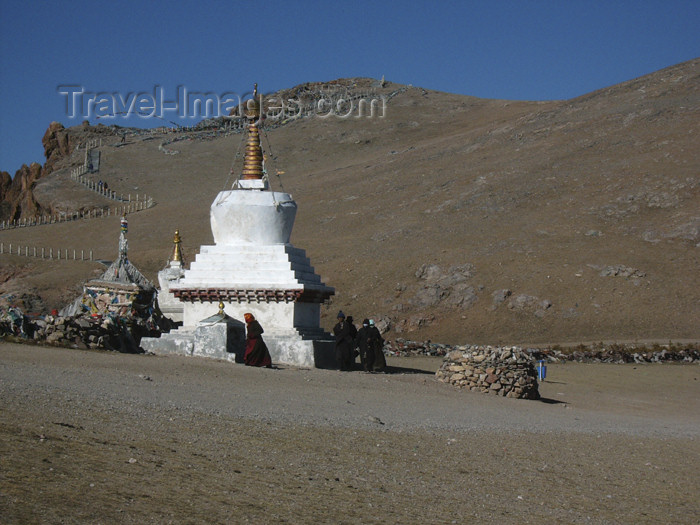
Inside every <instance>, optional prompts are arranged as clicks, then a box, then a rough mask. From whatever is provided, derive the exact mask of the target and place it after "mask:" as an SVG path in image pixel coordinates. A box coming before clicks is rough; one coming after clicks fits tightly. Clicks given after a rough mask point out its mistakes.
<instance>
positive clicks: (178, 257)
mask: <svg viewBox="0 0 700 525" xmlns="http://www.w3.org/2000/svg"><path fill="white" fill-rule="evenodd" d="M181 243H182V239H181V238H180V230H175V238H174V239H173V244H174V245H175V247H174V248H173V256H172V257H171V258H170V261H171V262H179V263H182V250H181V249H180V244H181Z"/></svg>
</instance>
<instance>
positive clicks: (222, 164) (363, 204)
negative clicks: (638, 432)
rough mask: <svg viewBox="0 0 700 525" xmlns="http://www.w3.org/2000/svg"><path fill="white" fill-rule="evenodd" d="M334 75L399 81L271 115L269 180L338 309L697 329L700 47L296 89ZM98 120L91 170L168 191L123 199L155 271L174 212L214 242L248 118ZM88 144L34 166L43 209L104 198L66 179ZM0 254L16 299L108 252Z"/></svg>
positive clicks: (478, 329) (435, 321)
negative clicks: (495, 77)
mask: <svg viewBox="0 0 700 525" xmlns="http://www.w3.org/2000/svg"><path fill="white" fill-rule="evenodd" d="M339 88H342V89H344V90H345V91H346V92H348V93H352V92H353V90H362V89H365V90H367V89H370V88H371V89H372V93H374V94H375V95H377V96H382V95H383V96H385V97H386V98H388V97H389V96H391V99H390V100H389V102H388V103H387V106H386V112H385V114H384V116H383V118H380V116H379V115H375V116H374V117H373V118H368V117H362V118H357V117H356V116H354V115H352V116H350V117H348V118H339V117H337V116H330V117H327V118H320V117H318V116H315V117H313V116H312V117H307V118H302V119H298V120H295V121H291V122H289V123H286V124H285V125H282V126H279V127H271V128H270V129H269V130H268V131H267V138H268V139H269V145H270V146H271V148H272V155H270V156H269V160H268V170H269V171H270V173H271V182H272V186H273V188H275V189H279V188H280V181H281V184H282V185H283V188H284V190H285V191H288V192H290V193H292V195H293V196H294V198H295V200H296V201H297V203H298V205H299V212H298V214H297V222H296V226H295V229H294V232H293V234H292V242H293V243H294V245H295V246H298V247H300V248H304V249H306V251H307V254H308V255H309V257H310V258H311V261H312V263H313V264H314V266H315V267H316V269H317V271H318V272H319V273H320V275H321V276H322V278H323V279H324V280H325V282H326V283H327V284H329V285H331V286H334V287H335V288H336V296H335V298H334V299H333V304H331V305H329V306H328V307H327V308H326V309H324V313H323V316H324V317H323V319H322V324H324V325H325V326H326V327H330V326H331V325H332V323H333V320H334V319H333V318H334V317H335V313H336V312H337V310H338V309H339V308H340V309H343V310H344V311H346V312H348V313H350V314H351V315H354V316H355V318H356V320H361V319H362V318H363V317H369V316H374V317H375V319H382V320H384V321H386V322H387V323H389V324H390V325H391V327H392V332H391V333H390V334H389V337H393V336H396V335H399V336H403V337H407V338H411V339H428V338H430V339H433V340H436V341H443V342H458V341H459V342H464V341H469V342H475V343H477V342H478V343H483V342H487V343H498V342H503V343H525V342H544V341H556V342H567V341H571V342H577V341H590V340H603V339H605V340H610V339H613V340H623V339H633V340H634V339H640V340H641V339H681V338H700V324H699V323H698V319H700V279H699V278H698V276H699V275H700V273H699V271H700V252H699V251H698V250H699V249H700V174H699V173H698V168H699V166H700V158H699V156H700V154H699V151H700V141H699V140H698V122H700V59H695V60H693V61H690V62H686V63H683V64H679V65H676V66H673V67H670V68H667V69H664V70H661V71H658V72H656V73H654V74H651V75H648V76H644V77H641V78H639V79H635V80H631V81H628V82H625V83H622V84H619V85H616V86H612V87H610V88H606V89H602V90H599V91H596V92H593V93H590V94H588V95H585V96H582V97H579V98H576V99H572V100H566V101H551V102H523V101H518V102H514V101H505V100H486V99H478V98H474V97H468V96H461V95H453V94H447V93H441V92H436V91H429V90H424V89H421V88H413V87H409V86H398V85H395V84H391V83H387V84H386V85H384V86H379V84H378V83H376V82H372V81H370V80H368V79H350V80H341V81H336V82H335V83H333V84H331V85H328V84H326V85H321V84H309V85H305V86H297V87H296V88H293V89H291V90H288V91H287V92H285V95H286V96H288V97H293V96H299V95H302V94H306V95H309V96H311V95H313V94H314V90H317V92H319V93H320V92H321V91H323V90H331V89H339ZM71 129H74V128H71ZM92 129H93V131H94V132H95V133H99V134H101V136H102V137H103V145H102V147H101V148H99V149H100V152H101V164H100V170H99V172H98V173H96V174H94V175H92V176H91V177H92V178H94V179H95V180H98V179H99V180H103V181H107V182H108V184H109V187H110V188H112V189H114V190H116V191H117V192H119V193H124V194H129V193H131V194H132V195H135V194H136V193H139V194H141V195H143V194H147V195H149V196H151V197H152V198H153V199H154V200H155V201H156V203H157V204H156V206H154V207H152V208H150V209H148V210H145V211H141V212H138V213H134V214H131V215H130V217H129V221H130V223H129V246H130V251H129V254H130V258H131V260H132V262H134V264H136V266H137V267H139V269H141V270H142V271H143V272H144V273H145V274H146V275H148V276H149V277H150V278H152V279H153V280H154V281H155V279H156V272H157V271H158V270H159V269H160V268H162V267H163V266H164V264H165V262H166V260H167V257H168V255H169V253H170V248H171V246H172V245H171V242H172V237H173V232H174V230H175V229H179V230H180V232H181V235H182V237H183V241H184V248H185V252H186V256H187V257H189V259H190V260H192V259H193V258H194V255H195V252H196V250H197V248H198V247H199V246H200V245H201V244H209V243H211V242H212V238H211V232H210V229H209V218H208V214H209V206H210V204H211V202H212V200H213V199H214V197H215V196H216V194H217V192H219V191H220V190H222V189H227V188H229V187H230V185H231V183H232V182H233V178H232V177H231V175H230V173H229V172H230V169H231V167H232V165H233V167H234V172H237V171H236V170H238V172H239V171H240V167H238V168H236V162H238V161H239V160H237V159H236V152H237V151H239V144H240V142H241V135H240V134H238V133H232V134H228V135H227V134H224V133H218V134H217V133H213V132H210V131H188V132H186V131H181V132H178V133H169V134H167V135H166V134H159V133H155V132H154V133H150V134H144V133H143V132H138V133H137V132H136V131H135V130H132V131H130V132H129V133H128V134H127V138H126V140H125V142H124V143H123V144H122V143H121V140H120V133H122V132H123V130H112V129H111V128H104V127H101V128H92ZM110 130H111V131H110ZM69 131H70V130H69ZM77 131H80V132H81V133H84V132H85V129H83V128H80V130H78V129H76V132H77ZM176 138H182V139H185V140H179V141H176V142H171V141H172V140H173V139H176ZM267 142H268V141H265V140H264V141H263V145H264V146H265V145H267ZM163 144H165V145H164V146H163ZM159 146H160V147H159ZM164 150H165V151H164ZM167 151H170V152H174V151H177V153H176V154H166V152H167ZM78 157H79V155H78ZM80 161H81V160H80V159H79V158H76V156H75V155H74V156H73V157H70V156H67V157H65V158H64V159H63V160H62V161H60V162H58V163H56V164H55V168H54V169H55V171H54V172H53V173H52V174H50V175H49V176H46V177H43V178H41V179H39V180H38V181H36V182H35V184H34V197H35V199H36V200H37V202H38V203H39V205H40V207H41V209H52V210H57V209H66V210H72V209H77V208H81V209H89V208H91V207H93V206H107V205H108V204H109V201H107V200H106V199H103V198H102V197H99V196H97V195H95V194H94V193H93V192H89V191H87V190H85V189H84V188H83V187H81V186H78V185H76V184H75V183H74V182H73V181H72V180H71V179H70V173H69V172H70V168H71V166H73V167H74V166H75V165H77V163H79V162H80ZM71 163H72V164H71ZM276 170H280V171H284V174H282V175H281V177H280V179H278V178H277V177H276V176H275V175H274V174H275V171H276ZM112 204H113V203H112ZM118 232H119V223H118V218H117V217H114V216H111V217H105V218H99V219H84V220H81V221H74V222H68V223H61V224H51V225H42V226H36V227H27V228H17V229H10V230H4V231H0V241H1V242H3V243H4V244H5V246H7V244H8V243H13V244H14V245H15V246H17V245H25V244H26V245H29V246H46V247H48V246H53V247H54V249H57V248H58V246H59V245H60V246H65V247H67V248H69V249H71V250H72V249H76V250H78V251H79V250H87V249H93V250H94V253H95V255H96V257H98V258H104V259H111V258H113V257H114V256H115V255H116V246H117V238H118ZM0 263H1V264H2V269H3V271H2V272H0V273H1V274H2V275H3V276H7V277H3V278H2V279H0V281H2V280H3V279H6V280H5V283H4V284H0V292H1V293H4V294H5V297H6V300H7V294H8V293H10V294H12V295H13V297H15V299H17V298H19V297H21V295H22V294H24V295H25V297H28V296H30V295H32V294H33V295H36V296H39V297H40V298H42V300H43V302H41V301H39V300H38V299H36V298H35V300H34V303H33V305H34V306H35V307H36V306H37V305H40V306H42V307H43V308H48V309H50V308H53V307H55V306H61V305H62V304H63V303H64V302H67V301H68V300H69V299H70V298H72V296H73V295H75V294H76V293H77V292H78V291H79V288H80V284H81V283H82V281H84V280H85V279H87V278H89V277H91V276H92V274H93V272H96V271H98V270H99V265H97V264H95V263H78V262H73V261H65V260H61V261H56V260H54V261H51V262H48V261H41V260H40V259H34V258H25V257H19V256H17V255H12V256H10V255H7V253H5V254H4V255H0Z"/></svg>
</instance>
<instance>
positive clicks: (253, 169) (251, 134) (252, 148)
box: [241, 84, 263, 180]
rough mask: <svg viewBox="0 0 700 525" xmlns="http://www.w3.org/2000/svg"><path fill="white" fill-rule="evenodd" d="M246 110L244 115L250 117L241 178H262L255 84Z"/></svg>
mask: <svg viewBox="0 0 700 525" xmlns="http://www.w3.org/2000/svg"><path fill="white" fill-rule="evenodd" d="M247 106H248V111H247V113H246V116H247V117H248V119H250V123H249V124H248V140H247V141H246V145H245V155H244V157H243V172H242V174H241V179H243V180H251V179H262V178H263V167H262V165H263V154H262V148H261V147H260V133H259V131H258V119H259V118H260V103H259V102H258V85H257V84H255V89H254V90H253V98H252V99H251V100H249V101H248V103H247Z"/></svg>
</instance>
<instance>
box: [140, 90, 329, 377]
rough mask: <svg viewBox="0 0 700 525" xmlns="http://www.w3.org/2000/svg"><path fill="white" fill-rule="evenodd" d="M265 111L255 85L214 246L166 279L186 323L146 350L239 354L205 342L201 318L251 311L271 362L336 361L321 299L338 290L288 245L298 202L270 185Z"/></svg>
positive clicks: (217, 208)
mask: <svg viewBox="0 0 700 525" xmlns="http://www.w3.org/2000/svg"><path fill="white" fill-rule="evenodd" d="M260 114H261V111H260V103H259V102H258V99H257V85H256V90H255V93H254V98H253V100H252V101H249V104H248V112H247V114H246V116H247V117H248V119H249V124H248V132H247V141H246V149H245V156H244V162H243V170H242V174H241V177H240V178H239V180H237V181H236V182H235V183H234V185H233V189H231V190H228V191H222V192H220V193H219V194H218V195H217V196H216V198H215V199H214V202H213V203H212V205H211V210H210V221H211V229H212V233H213V236H214V242H215V245H213V246H201V248H200V251H199V254H198V255H197V256H196V259H195V261H193V262H192V264H191V265H190V268H189V269H188V270H185V272H184V276H182V277H181V278H178V279H173V280H172V281H170V282H169V283H168V288H169V292H170V293H172V295H173V296H174V297H175V298H177V299H178V300H179V301H180V302H181V304H182V321H183V326H182V327H181V328H180V329H178V330H177V331H175V332H171V333H169V334H164V335H163V336H162V337H161V338H160V339H150V340H144V341H142V346H143V348H144V349H145V350H146V351H150V352H153V353H160V354H165V353H179V354H188V355H201V356H207V357H217V358H221V359H229V360H233V359H234V354H233V353H231V352H227V351H226V350H225V348H223V347H222V348H221V349H219V350H220V351H219V350H217V349H212V348H210V347H209V348H205V345H206V344H209V345H210V344H211V343H206V342H205V341H204V339H203V338H201V337H198V336H196V333H203V328H204V325H203V324H202V323H203V320H211V319H212V316H215V315H219V316H222V315H226V316H227V318H228V319H232V320H233V321H238V322H242V321H243V314H245V313H246V312H250V313H252V314H253V315H254V316H255V318H256V319H257V320H258V321H259V322H260V324H261V325H262V327H263V329H264V330H265V333H264V334H263V339H264V340H265V342H266V344H267V347H268V349H269V351H270V355H271V356H272V360H273V362H275V363H281V364H290V365H296V366H309V367H311V366H318V367H326V366H334V365H333V364H334V361H335V360H334V355H333V351H334V350H333V349H334V344H333V338H332V336H331V335H330V334H328V333H327V332H325V331H324V330H323V329H322V328H321V327H320V317H321V304H322V303H323V302H324V301H326V300H327V299H329V298H330V297H331V296H332V295H333V294H334V293H335V291H334V290H333V288H331V287H329V286H326V285H325V284H324V283H323V282H322V281H321V278H320V276H318V275H317V274H316V272H315V270H314V268H313V267H312V266H311V263H310V261H309V259H308V258H307V257H306V253H305V252H304V250H301V249H299V248H295V247H294V246H292V244H291V243H290V235H291V233H292V228H293V226H294V219H295V217H296V212H297V204H296V202H294V200H293V199H292V196H291V195H289V194H288V193H283V192H275V191H270V189H269V187H268V181H267V176H266V173H265V171H264V168H263V153H262V148H261V145H260V134H259V131H258V124H259V120H260ZM162 286H163V283H161V288H162ZM161 293H162V292H161ZM220 303H221V305H222V308H220V307H219V304H220ZM224 310H225V312H224ZM207 322H208V323H209V322H210V321H207ZM207 340H208V341H211V338H209V339H207ZM222 346H223V345H222Z"/></svg>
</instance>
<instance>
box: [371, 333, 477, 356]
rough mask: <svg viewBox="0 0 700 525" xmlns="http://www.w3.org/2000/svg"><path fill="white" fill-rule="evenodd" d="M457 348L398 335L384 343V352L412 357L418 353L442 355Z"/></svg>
mask: <svg viewBox="0 0 700 525" xmlns="http://www.w3.org/2000/svg"><path fill="white" fill-rule="evenodd" d="M455 348H460V349H461V348H466V347H453V346H450V345H446V344H442V343H431V342H430V341H407V340H406V339H402V338H400V337H397V338H396V339H394V340H393V341H386V342H385V343H384V354H385V355H390V356H396V357H410V356H417V355H430V356H438V357H442V356H444V355H446V354H447V352H450V351H451V350H453V349H455Z"/></svg>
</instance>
